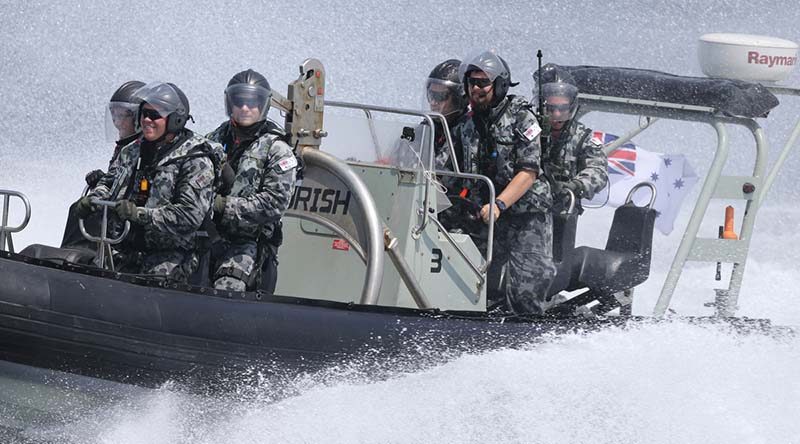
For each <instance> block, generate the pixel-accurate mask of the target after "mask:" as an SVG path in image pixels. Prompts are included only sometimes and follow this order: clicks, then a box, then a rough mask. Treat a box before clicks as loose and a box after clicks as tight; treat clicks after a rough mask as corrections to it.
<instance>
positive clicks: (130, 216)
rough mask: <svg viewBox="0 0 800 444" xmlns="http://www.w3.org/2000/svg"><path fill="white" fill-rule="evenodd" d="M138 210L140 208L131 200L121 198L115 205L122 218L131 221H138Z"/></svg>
mask: <svg viewBox="0 0 800 444" xmlns="http://www.w3.org/2000/svg"><path fill="white" fill-rule="evenodd" d="M138 210H139V208H138V207H137V206H136V204H135V203H133V202H131V201H129V200H121V201H119V202H117V205H115V206H114V212H116V213H117V216H119V218H120V219H122V220H129V221H131V222H135V221H136V215H137V213H138Z"/></svg>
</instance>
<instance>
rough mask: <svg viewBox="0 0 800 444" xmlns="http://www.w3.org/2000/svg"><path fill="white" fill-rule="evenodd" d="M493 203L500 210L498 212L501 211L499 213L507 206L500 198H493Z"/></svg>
mask: <svg viewBox="0 0 800 444" xmlns="http://www.w3.org/2000/svg"><path fill="white" fill-rule="evenodd" d="M494 204H495V205H497V208H498V209H499V210H500V212H501V213H502V212H503V211H505V210H506V208H508V207H507V206H506V203H505V202H503V201H502V200H500V199H495V200H494Z"/></svg>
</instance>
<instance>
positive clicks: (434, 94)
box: [428, 89, 450, 102]
mask: <svg viewBox="0 0 800 444" xmlns="http://www.w3.org/2000/svg"><path fill="white" fill-rule="evenodd" d="M449 98H450V91H447V90H444V91H434V90H431V89H429V90H428V102H444V101H445V100H447V99H449Z"/></svg>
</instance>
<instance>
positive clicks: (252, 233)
mask: <svg viewBox="0 0 800 444" xmlns="http://www.w3.org/2000/svg"><path fill="white" fill-rule="evenodd" d="M271 97H272V90H271V89H270V86H269V83H268V82H267V79H266V78H264V76H263V75H261V74H259V73H258V72H255V71H253V70H252V69H248V70H247V71H242V72H240V73H238V74H236V75H235V76H233V78H232V79H231V80H230V82H228V87H227V88H226V89H225V109H226V111H227V113H228V117H229V118H230V119H229V120H227V121H225V122H223V123H222V125H220V126H219V128H217V129H216V130H215V131H214V132H212V133H211V134H209V135H208V138H209V139H211V140H214V141H216V142H219V143H221V144H222V145H223V146H224V150H225V164H226V165H227V167H224V168H226V169H227V168H228V167H229V168H230V169H232V171H233V173H234V174H235V178H234V179H233V184H232V186H231V188H230V190H222V191H221V192H220V193H219V194H218V195H217V197H216V198H215V200H214V220H215V222H216V226H217V230H218V231H219V234H220V236H221V237H222V239H223V248H222V249H221V250H220V253H215V257H214V258H213V259H214V262H215V263H216V272H215V273H214V279H215V281H214V287H215V288H218V289H224V290H236V291H245V290H252V289H255V288H256V287H260V288H264V289H266V290H267V291H270V292H271V291H272V290H274V288H275V280H276V278H277V276H276V275H275V272H274V271H275V266H276V265H277V247H278V245H280V238H281V237H282V235H281V232H280V230H281V227H280V220H281V216H282V215H283V213H284V212H285V211H286V209H287V208H288V206H289V201H290V200H291V197H292V193H293V191H294V181H295V172H296V169H297V165H298V163H297V159H296V158H295V156H294V153H293V152H292V148H291V147H290V146H289V145H288V144H286V142H284V141H283V140H282V138H283V137H284V131H283V129H282V128H280V127H279V126H278V125H276V124H275V123H273V122H271V121H269V120H267V111H268V110H269V103H270V98H271ZM215 250H216V249H215ZM269 267H272V272H271V273H266V276H265V278H268V279H269V280H270V282H265V283H261V284H259V280H260V275H261V273H262V270H263V269H265V268H266V269H268V268H269ZM254 273H255V274H254Z"/></svg>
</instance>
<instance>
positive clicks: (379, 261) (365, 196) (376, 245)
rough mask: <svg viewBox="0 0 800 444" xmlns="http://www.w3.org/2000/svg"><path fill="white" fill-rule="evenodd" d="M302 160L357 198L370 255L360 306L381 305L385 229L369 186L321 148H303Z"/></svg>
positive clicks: (367, 249) (344, 164)
mask: <svg viewBox="0 0 800 444" xmlns="http://www.w3.org/2000/svg"><path fill="white" fill-rule="evenodd" d="M302 156H303V160H304V161H305V162H306V165H307V166H309V167H312V166H316V167H319V168H321V169H323V170H325V171H327V172H329V173H331V174H332V175H333V176H334V177H336V178H337V179H339V180H340V181H342V183H343V184H344V185H345V187H347V189H349V190H351V191H352V192H353V195H354V196H355V197H356V199H355V200H356V204H357V205H358V206H359V208H360V210H361V213H362V215H363V220H361V221H359V222H362V223H364V225H365V230H364V233H365V235H366V239H364V241H365V244H366V253H367V274H366V278H365V279H364V286H363V288H362V290H361V301H360V303H361V304H364V305H375V304H377V303H378V297H379V296H380V291H381V285H382V283H383V227H382V226H381V220H380V216H379V215H378V209H377V206H376V205H375V200H374V199H373V198H372V194H371V193H370V192H369V188H367V186H366V184H365V183H364V182H363V181H362V180H361V178H360V177H359V176H358V175H357V174H356V173H355V172H354V171H353V170H352V169H351V168H350V166H349V165H347V164H346V163H345V162H343V161H341V160H339V159H337V158H336V157H334V156H332V155H330V154H328V153H326V152H324V151H320V150H318V149H304V150H303V152H302Z"/></svg>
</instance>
